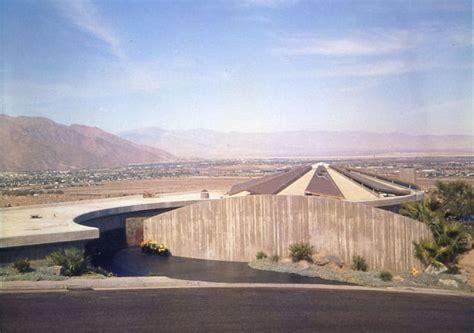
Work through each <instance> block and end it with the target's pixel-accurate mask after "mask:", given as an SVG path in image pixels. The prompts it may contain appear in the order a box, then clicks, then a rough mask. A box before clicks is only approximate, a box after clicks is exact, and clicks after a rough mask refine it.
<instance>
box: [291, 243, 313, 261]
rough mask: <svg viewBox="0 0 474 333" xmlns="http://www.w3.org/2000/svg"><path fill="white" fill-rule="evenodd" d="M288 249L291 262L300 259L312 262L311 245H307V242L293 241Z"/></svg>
mask: <svg viewBox="0 0 474 333" xmlns="http://www.w3.org/2000/svg"><path fill="white" fill-rule="evenodd" d="M288 250H289V251H290V257H291V260H293V262H298V261H300V260H306V261H309V262H313V257H312V253H313V247H312V246H311V245H309V243H305V242H298V243H293V244H291V245H290V246H289V248H288Z"/></svg>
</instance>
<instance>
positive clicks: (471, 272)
mask: <svg viewBox="0 0 474 333" xmlns="http://www.w3.org/2000/svg"><path fill="white" fill-rule="evenodd" d="M459 265H460V266H461V267H462V269H464V270H465V271H466V275H467V278H468V283H469V284H470V285H471V286H474V250H471V251H469V252H468V253H466V254H464V255H463V256H462V258H461V260H459Z"/></svg>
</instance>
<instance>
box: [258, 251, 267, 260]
mask: <svg viewBox="0 0 474 333" xmlns="http://www.w3.org/2000/svg"><path fill="white" fill-rule="evenodd" d="M255 257H256V258H257V260H260V259H265V258H267V254H266V253H265V252H263V251H258V252H257V255H256V256H255Z"/></svg>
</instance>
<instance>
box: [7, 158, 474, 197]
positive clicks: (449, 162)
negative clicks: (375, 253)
mask: <svg viewBox="0 0 474 333" xmlns="http://www.w3.org/2000/svg"><path fill="white" fill-rule="evenodd" d="M319 161H321V159H314V160H310V159H228V160H196V161H181V162H169V163H158V164H141V165H129V166H127V167H122V168H111V169H92V170H87V169H84V170H66V171H53V170H45V171H33V172H0V191H1V194H2V196H24V195H38V194H62V190H63V189H66V188H71V187H91V186H102V185H104V184H105V183H107V182H121V181H137V180H142V181H143V180H145V181H146V180H152V179H163V178H183V177H210V178H214V177H245V178H253V177H260V176H262V175H265V174H269V173H273V172H276V171H279V170H282V169H285V168H289V167H292V166H295V165H301V164H308V163H317V162H319ZM324 161H325V162H328V163H332V164H336V165H337V164H340V165H345V166H348V167H352V168H361V169H365V170H369V171H372V172H374V173H377V174H380V175H385V176H391V177H394V178H396V177H397V176H398V173H399V170H400V169H401V168H415V169H416V176H417V179H418V180H419V182H420V185H422V186H423V185H424V186H426V187H430V186H429V185H430V184H433V183H434V182H433V181H436V180H445V181H446V180H448V181H449V180H450V179H453V180H454V179H465V180H467V181H474V158H473V157H423V158H412V157H410V158H372V159H347V160H341V159H326V160H324Z"/></svg>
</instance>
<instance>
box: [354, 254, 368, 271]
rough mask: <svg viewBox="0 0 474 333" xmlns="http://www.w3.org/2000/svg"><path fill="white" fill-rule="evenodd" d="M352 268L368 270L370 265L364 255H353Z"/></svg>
mask: <svg viewBox="0 0 474 333" xmlns="http://www.w3.org/2000/svg"><path fill="white" fill-rule="evenodd" d="M351 268H352V269H353V270H355V271H363V272H367V270H368V269H369V265H367V262H366V261H365V259H364V257H362V256H353V257H352V266H351Z"/></svg>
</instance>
